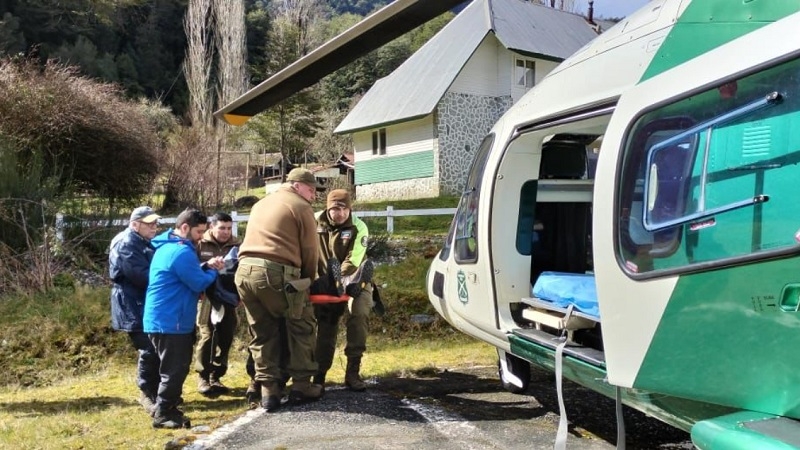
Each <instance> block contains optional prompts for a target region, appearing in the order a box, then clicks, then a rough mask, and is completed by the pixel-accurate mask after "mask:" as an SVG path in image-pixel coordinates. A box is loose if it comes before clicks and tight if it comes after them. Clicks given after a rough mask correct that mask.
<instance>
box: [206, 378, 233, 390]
mask: <svg viewBox="0 0 800 450" xmlns="http://www.w3.org/2000/svg"><path fill="white" fill-rule="evenodd" d="M208 384H210V385H211V391H212V392H213V393H214V394H228V393H230V392H231V389H230V388H229V387H228V386H225V385H224V384H222V382H221V381H219V379H218V378H216V377H214V376H212V377H211V378H210V379H209V382H208Z"/></svg>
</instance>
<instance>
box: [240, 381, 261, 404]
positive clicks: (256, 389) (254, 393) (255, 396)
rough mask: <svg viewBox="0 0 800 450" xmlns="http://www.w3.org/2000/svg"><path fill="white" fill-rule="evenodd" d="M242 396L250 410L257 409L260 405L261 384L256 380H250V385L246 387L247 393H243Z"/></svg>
mask: <svg viewBox="0 0 800 450" xmlns="http://www.w3.org/2000/svg"><path fill="white" fill-rule="evenodd" d="M244 396H245V398H246V399H247V404H248V405H249V406H250V409H253V408H256V407H258V405H259V404H260V403H261V383H259V382H258V381H256V380H250V384H249V385H248V386H247V391H245V393H244Z"/></svg>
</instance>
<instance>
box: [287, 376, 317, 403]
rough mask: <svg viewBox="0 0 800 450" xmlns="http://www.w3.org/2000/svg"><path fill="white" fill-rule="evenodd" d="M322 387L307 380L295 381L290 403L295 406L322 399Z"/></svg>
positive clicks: (290, 394)
mask: <svg viewBox="0 0 800 450" xmlns="http://www.w3.org/2000/svg"><path fill="white" fill-rule="evenodd" d="M322 392H323V389H322V386H320V385H318V384H315V383H312V382H310V381H308V380H307V379H306V380H295V382H294V383H293V384H292V390H291V391H290V392H289V401H290V402H292V403H294V404H301V403H308V402H313V401H316V400H319V399H320V397H322Z"/></svg>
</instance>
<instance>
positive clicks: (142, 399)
mask: <svg viewBox="0 0 800 450" xmlns="http://www.w3.org/2000/svg"><path fill="white" fill-rule="evenodd" d="M160 218H161V217H160V216H159V215H158V214H156V213H155V212H154V211H153V209H152V208H150V207H149V206H140V207H138V208H136V209H134V210H133V212H132V213H131V217H130V221H129V222H128V227H127V228H125V230H124V231H121V232H120V233H119V234H117V235H116V236H114V239H112V240H111V246H110V248H109V252H108V273H109V276H110V277H111V282H112V285H111V326H112V327H113V328H114V329H115V330H119V331H125V332H127V333H128V336H129V337H130V339H131V343H133V347H134V348H135V349H136V350H137V351H138V352H139V361H138V364H137V373H136V385H137V386H139V390H140V391H141V394H140V396H139V403H141V405H142V406H143V407H144V409H145V410H146V411H147V413H148V414H150V415H153V411H154V410H155V406H156V405H155V400H156V393H157V392H158V383H159V375H158V355H157V354H156V350H155V349H154V348H153V344H152V343H151V342H150V339H149V338H148V337H147V335H146V334H145V333H144V328H143V325H142V316H143V314H144V296H145V291H147V280H148V277H149V273H150V261H151V260H152V259H153V253H154V252H155V249H154V248H153V246H152V245H150V240H151V239H153V237H154V236H155V235H156V231H157V230H158V228H157V227H158V219H160Z"/></svg>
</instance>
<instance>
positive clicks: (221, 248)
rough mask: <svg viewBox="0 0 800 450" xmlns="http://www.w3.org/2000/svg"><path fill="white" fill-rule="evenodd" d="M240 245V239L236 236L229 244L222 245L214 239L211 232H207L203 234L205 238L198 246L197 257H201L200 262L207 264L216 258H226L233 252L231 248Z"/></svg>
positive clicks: (232, 237) (229, 240)
mask: <svg viewBox="0 0 800 450" xmlns="http://www.w3.org/2000/svg"><path fill="white" fill-rule="evenodd" d="M239 244H240V242H239V239H238V238H237V237H236V236H231V238H230V239H228V242H225V243H224V244H220V243H219V242H217V240H216V239H214V236H213V235H212V234H211V230H206V232H205V234H203V238H202V239H200V243H199V244H197V256H198V257H200V262H206V261H208V260H209V259H211V258H213V257H215V256H222V257H223V258H224V257H225V255H227V254H228V252H229V251H231V248H233V247H236V246H237V245H239Z"/></svg>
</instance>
